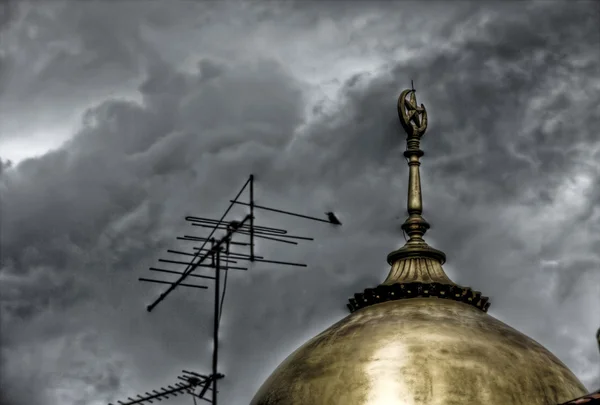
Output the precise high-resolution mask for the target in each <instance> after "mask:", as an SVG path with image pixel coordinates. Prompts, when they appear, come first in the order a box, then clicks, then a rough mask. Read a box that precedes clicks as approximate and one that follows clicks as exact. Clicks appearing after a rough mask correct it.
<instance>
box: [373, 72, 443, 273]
mask: <svg viewBox="0 0 600 405" xmlns="http://www.w3.org/2000/svg"><path fill="white" fill-rule="evenodd" d="M411 87H412V88H411V89H410V90H404V91H403V92H402V94H400V98H399V99H398V116H399V118H400V124H402V128H404V131H405V132H406V135H407V137H406V150H405V151H404V157H405V158H406V160H407V162H408V170H409V175H408V200H407V210H408V218H407V219H406V221H404V224H402V230H403V231H404V232H406V234H407V235H408V236H409V239H408V241H407V242H406V244H405V245H404V246H403V247H401V248H400V249H398V250H395V251H393V252H391V253H390V254H389V255H388V257H387V261H388V263H389V264H391V265H392V266H393V267H392V271H391V272H390V275H389V276H388V279H387V280H386V282H385V283H384V284H389V283H390V282H392V281H393V282H398V281H400V278H401V277H400V276H401V275H402V274H403V273H406V272H405V271H400V273H399V272H398V271H399V270H400V268H404V267H406V265H408V266H409V267H411V268H412V270H410V271H408V273H411V274H410V275H409V274H404V275H405V276H407V277H409V278H410V279H411V280H413V279H414V281H417V280H418V281H427V282H441V283H444V284H454V283H453V282H452V281H451V280H450V279H449V278H448V276H446V274H445V273H444V270H443V269H442V267H441V265H442V264H444V262H445V261H446V255H445V254H444V252H441V251H439V250H437V249H434V248H432V247H430V246H429V245H428V244H427V243H426V242H425V240H424V239H423V236H424V235H425V233H426V232H427V230H428V229H429V228H430V225H429V223H428V222H427V221H426V220H425V218H423V216H422V214H423V197H422V195H421V177H420V171H419V167H420V166H421V162H420V161H419V159H420V158H421V157H422V156H423V155H424V152H423V151H422V150H421V149H420V143H421V137H422V136H423V135H424V134H425V131H426V130H427V110H426V109H425V106H424V105H423V104H421V105H420V106H419V105H417V97H416V90H415V89H414V87H413V86H412V80H411ZM412 259H415V260H412ZM423 272H424V273H423ZM419 273H423V274H419ZM390 278H391V279H390ZM403 278H406V277H403Z"/></svg>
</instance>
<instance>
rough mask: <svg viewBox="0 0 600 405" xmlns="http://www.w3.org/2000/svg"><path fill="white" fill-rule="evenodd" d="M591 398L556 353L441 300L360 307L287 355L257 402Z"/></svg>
mask: <svg viewBox="0 0 600 405" xmlns="http://www.w3.org/2000/svg"><path fill="white" fill-rule="evenodd" d="M585 394H586V390H585V388H584V387H583V385H582V384H581V383H580V382H579V381H578V380H577V378H576V377H575V376H574V375H573V374H572V373H571V372H570V371H569V369H568V368H567V367H566V366H565V365H564V364H563V363H561V362H560V361H559V360H558V359H557V358H556V357H555V356H553V355H552V354H551V353H550V352H549V351H547V350H546V349H544V348H543V347H542V346H541V345H539V344H538V343H537V342H535V341H534V340H532V339H530V338H528V337H527V336H525V335H523V334H521V333H519V332H518V331H516V330H514V329H513V328H511V327H509V326H508V325H506V324H504V323H502V322H500V321H498V320H497V319H495V318H493V317H491V316H490V315H487V314H485V313H484V312H482V311H479V310H477V309H475V308H473V307H470V306H468V305H465V304H462V303H459V302H454V301H449V300H442V299H437V298H414V299H407V300H401V301H390V302H386V303H382V304H377V305H373V306H369V307H367V308H364V309H361V310H359V311H357V312H355V313H353V314H351V315H349V316H348V317H346V318H344V319H343V320H342V321H340V322H338V323H337V324H335V325H333V326H332V327H330V328H329V329H327V330H326V331H324V332H323V333H321V334H319V335H318V336H316V337H315V338H313V339H311V340H310V341H308V342H307V343H306V344H304V345H303V346H302V347H301V348H299V349H298V350H296V351H295V352H294V353H293V354H292V355H290V356H289V357H288V358H287V359H286V360H285V361H284V362H283V363H282V364H281V365H280V366H279V367H278V368H277V369H276V370H275V372H274V373H273V374H272V375H271V376H270V377H269V379H268V380H267V381H266V382H265V383H264V385H263V386H262V387H261V389H260V390H259V391H258V393H257V394H256V396H255V397H254V399H253V400H252V402H251V404H252V405H275V404H277V405H337V404H339V405H341V404H344V405H425V404H427V405H463V404H466V403H469V404H477V405H480V404H481V405H483V404H486V405H551V404H559V403H562V402H565V401H568V400H570V399H572V398H577V397H580V396H582V395H585Z"/></svg>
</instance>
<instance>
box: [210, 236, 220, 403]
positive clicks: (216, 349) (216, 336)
mask: <svg viewBox="0 0 600 405" xmlns="http://www.w3.org/2000/svg"><path fill="white" fill-rule="evenodd" d="M220 287H221V247H220V246H219V247H218V248H217V252H216V262H215V314H214V316H215V319H214V326H213V327H214V330H213V340H214V347H213V364H212V374H213V381H212V382H213V390H212V404H213V405H217V373H218V371H217V365H218V361H219V300H220V292H219V290H220Z"/></svg>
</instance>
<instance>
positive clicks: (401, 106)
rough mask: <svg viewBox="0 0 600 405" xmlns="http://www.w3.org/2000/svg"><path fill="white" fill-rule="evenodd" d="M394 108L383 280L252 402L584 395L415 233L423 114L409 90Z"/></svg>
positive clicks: (543, 404)
mask: <svg viewBox="0 0 600 405" xmlns="http://www.w3.org/2000/svg"><path fill="white" fill-rule="evenodd" d="M398 115H399V117H400V122H401V124H402V127H403V128H404V130H405V131H406V133H407V145H406V151H405V152H404V157H405V158H406V159H407V161H408V166H409V182H408V199H407V210H408V215H409V216H408V218H407V219H406V221H405V222H404V224H403V225H402V229H403V231H404V232H405V233H406V234H408V236H409V240H408V241H407V242H406V244H405V245H404V246H403V247H401V248H400V249H398V250H395V251H393V252H392V253H390V254H389V255H388V258H387V259H388V263H389V264H390V265H391V266H392V267H391V269H390V272H389V274H388V277H387V278H386V280H385V281H384V282H383V283H382V284H381V285H379V286H377V287H375V288H367V289H366V290H365V291H364V292H363V293H359V294H355V295H354V298H352V299H350V303H349V305H348V307H349V309H350V312H352V313H351V315H349V316H347V317H346V318H344V319H343V320H341V321H340V322H338V323H337V324H335V325H333V326H332V327H330V328H329V329H327V330H326V331H324V332H323V333H321V334H319V335H318V336H316V337H315V338H313V339H311V340H310V341H309V342H307V343H306V344H304V345H303V346H302V347H300V348H299V349H298V350H296V351H295V352H294V353H293V354H292V355H290V356H289V357H288V358H287V359H286V360H285V361H284V362H283V363H282V364H281V365H280V366H279V367H278V368H277V369H276V370H275V371H274V372H273V374H272V375H271V376H270V377H269V378H268V379H267V381H266V382H265V383H264V384H263V386H262V387H261V388H260V390H259V391H258V393H257V394H256V396H255V397H254V399H253V400H252V402H251V404H252V405H276V404H277V405H337V404H339V405H342V404H343V405H425V404H427V405H461V404H467V403H469V404H477V405H552V404H558V403H563V402H566V401H570V400H572V398H577V397H581V396H582V395H585V393H586V390H585V388H584V386H583V385H582V384H581V382H580V381H579V380H577V378H576V377H575V376H574V375H573V373H572V372H571V371H569V369H568V368H567V367H566V366H565V365H564V364H563V363H561V362H560V360H558V359H557V358H556V357H555V356H554V355H552V353H550V352H549V351H548V350H546V349H544V347H542V346H541V345H540V344H539V343H537V342H535V341H534V340H533V339H530V338H528V337H527V336H525V335H523V334H522V333H520V332H518V331H516V330H515V329H513V328H511V327H510V326H508V325H506V324H504V323H502V322H500V321H499V320H497V319H495V318H494V317H492V316H490V315H488V314H487V309H488V307H489V305H490V304H489V301H488V298H487V297H485V296H483V295H482V294H481V293H480V292H478V291H474V290H472V289H471V288H469V287H462V286H459V285H457V284H455V283H454V282H452V280H450V279H449V278H448V276H447V275H446V274H445V272H444V270H443V268H442V265H443V264H444V262H445V260H446V255H445V254H444V253H443V252H441V251H439V250H436V249H434V248H432V247H430V246H429V245H428V244H427V243H426V242H425V240H424V239H423V236H424V235H425V233H426V231H427V230H428V229H429V227H430V225H429V223H427V221H425V219H424V218H423V217H422V216H421V214H422V211H423V207H422V198H421V181H420V173H419V166H420V161H419V159H420V158H421V157H422V156H423V155H424V152H423V151H422V150H420V148H419V146H420V140H421V137H422V136H423V134H424V133H425V130H426V128H427V112H426V110H425V106H423V104H421V105H420V106H418V105H417V102H416V98H415V90H414V89H412V90H405V91H404V92H402V94H401V95H400V98H399V100H398ZM599 339H600V335H599Z"/></svg>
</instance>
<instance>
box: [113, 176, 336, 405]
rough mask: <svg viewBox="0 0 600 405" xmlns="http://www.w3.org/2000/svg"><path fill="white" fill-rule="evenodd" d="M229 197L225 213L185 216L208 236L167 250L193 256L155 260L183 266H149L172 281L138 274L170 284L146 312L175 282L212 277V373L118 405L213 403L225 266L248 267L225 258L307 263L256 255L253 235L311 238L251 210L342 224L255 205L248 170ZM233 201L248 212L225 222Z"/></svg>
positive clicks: (275, 238)
mask: <svg viewBox="0 0 600 405" xmlns="http://www.w3.org/2000/svg"><path fill="white" fill-rule="evenodd" d="M247 186H249V192H250V198H249V202H247V203H246V202H241V201H238V198H239V197H240V196H241V194H242V192H243V191H244V190H245V189H246V187H247ZM230 202H231V204H230V205H229V207H228V208H227V210H226V211H225V213H224V214H223V215H222V216H221V218H220V219H218V220H216V219H211V218H202V217H196V216H189V215H188V216H186V217H185V219H186V221H189V222H191V225H194V226H199V227H202V228H211V231H210V234H209V235H208V236H207V237H202V236H192V235H185V236H183V237H178V238H177V239H179V240H184V241H187V242H202V245H201V246H200V247H199V248H198V247H194V248H193V251H192V252H184V251H181V250H175V249H169V250H167V252H168V253H171V254H177V255H182V256H190V257H191V260H190V261H183V260H170V259H159V261H160V262H162V263H169V264H179V265H185V266H186V267H185V270H183V271H176V270H170V269H162V268H156V267H150V270H151V271H155V272H159V273H165V274H171V275H177V276H179V277H177V279H175V280H173V281H169V280H156V279H148V278H140V281H146V282H152V283H160V284H167V285H169V288H167V289H166V291H165V292H164V293H162V294H160V296H159V297H158V298H157V299H156V300H155V301H154V302H153V303H152V304H151V305H149V306H148V307H147V310H148V312H151V311H152V310H153V309H154V308H155V307H156V306H157V305H158V304H159V303H161V302H162V301H163V300H164V299H165V298H166V297H167V295H169V294H170V293H171V292H172V291H173V290H175V289H176V288H177V287H179V286H181V287H193V288H200V289H206V288H207V287H206V286H203V285H196V284H188V283H184V281H185V280H186V279H187V278H188V277H190V278H191V277H194V278H196V279H197V278H202V279H208V280H214V281H215V300H214V305H215V308H214V320H213V321H214V323H213V356H212V357H213V358H212V374H210V375H202V374H198V373H195V372H191V371H186V370H183V372H184V373H185V375H183V376H179V377H177V378H178V379H180V380H182V381H183V382H184V383H175V386H171V385H169V386H167V388H161V391H160V392H159V391H155V390H153V391H152V393H150V392H147V393H145V394H144V395H138V396H137V399H134V398H128V402H121V401H119V402H118V403H119V405H134V404H145V403H150V404H151V403H152V402H153V401H154V400H158V401H162V400H163V399H168V398H170V397H171V396H177V395H181V394H189V395H191V396H192V397H193V398H194V400H195V398H199V399H202V400H204V401H207V402H209V403H211V404H213V405H217V392H218V390H217V380H219V379H221V378H224V377H225V376H224V375H223V374H220V373H219V369H218V361H219V324H220V319H221V313H222V305H223V302H224V301H225V291H226V289H227V275H228V274H229V271H231V270H247V268H246V267H239V266H231V265H229V263H232V264H235V263H237V262H238V261H242V260H246V261H250V262H259V263H271V264H275V265H282V266H295V267H307V265H306V264H303V263H291V262H284V261H279V260H267V259H265V258H264V257H263V256H260V255H256V247H255V246H254V239H255V238H261V239H265V240H267V241H271V242H280V243H287V244H292V245H297V244H298V242H295V241H294V240H313V239H312V238H309V237H302V236H292V235H288V234H287V233H288V231H287V230H285V229H278V228H273V227H268V226H257V225H255V221H254V212H255V211H256V210H257V209H259V210H261V209H262V210H266V211H271V212H275V213H279V214H285V215H291V216H295V217H298V218H304V219H310V220H313V221H319V222H325V223H329V224H333V225H341V222H339V221H337V219H335V217H334V219H331V216H330V214H332V215H333V213H326V214H327V215H328V216H329V217H330V218H329V220H325V219H321V218H316V217H310V216H307V215H302V214H296V213H293V212H289V211H283V210H280V209H275V208H269V207H264V206H260V205H256V204H255V201H254V175H252V174H251V175H250V176H249V178H248V180H247V181H246V183H245V184H244V186H243V187H242V189H241V190H240V191H239V192H238V193H237V195H236V196H235V198H234V199H233V200H231V201H230ZM236 204H238V205H243V206H247V207H249V211H250V213H249V214H248V215H246V216H245V217H244V218H243V219H241V220H234V221H225V217H226V216H227V214H228V213H229V211H230V210H231V209H232V208H233V206H234V205H236ZM217 231H225V234H224V235H223V236H222V237H220V238H219V239H216V238H215V237H214V236H213V235H214V234H215V232H217ZM237 234H239V235H245V236H246V235H247V236H249V237H250V241H249V243H246V242H238V241H233V240H232V238H233V237H234V235H237ZM290 239H292V240H290ZM208 243H210V244H211V247H210V249H208V248H205V246H206V245H207V244H208ZM230 245H234V246H248V245H249V246H250V252H249V254H247V253H240V252H231V251H230V247H231V246H230ZM223 246H225V250H224V249H223ZM223 252H225V257H224V258H222V257H221V255H222V253H223ZM209 260H211V263H206V262H207V261H209ZM221 262H223V263H226V266H225V268H224V269H223V271H225V272H226V273H225V279H224V280H223V287H222V288H221ZM207 267H208V268H214V269H215V275H214V277H213V276H209V275H202V274H192V273H193V272H194V271H195V270H196V269H198V268H207ZM278 267H279V266H278ZM198 388H200V392H199V393H198V394H197V393H196V392H195V390H196V389H198ZM208 391H211V394H212V400H209V399H208V398H205V395H206V394H208Z"/></svg>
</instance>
